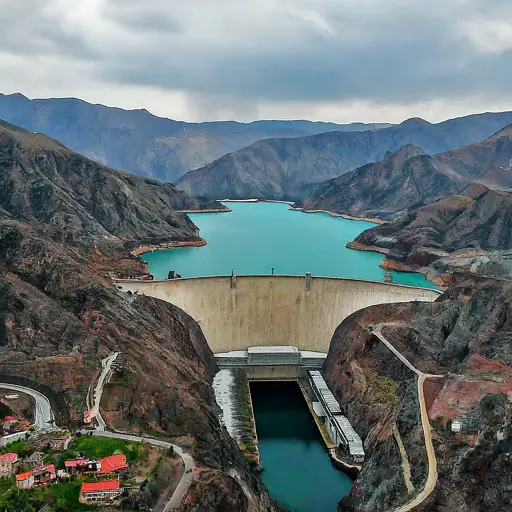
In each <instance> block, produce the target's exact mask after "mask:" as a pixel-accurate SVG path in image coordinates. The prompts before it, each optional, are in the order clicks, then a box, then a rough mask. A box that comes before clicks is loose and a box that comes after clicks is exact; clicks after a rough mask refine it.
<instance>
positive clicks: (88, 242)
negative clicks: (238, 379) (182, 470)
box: [0, 122, 280, 512]
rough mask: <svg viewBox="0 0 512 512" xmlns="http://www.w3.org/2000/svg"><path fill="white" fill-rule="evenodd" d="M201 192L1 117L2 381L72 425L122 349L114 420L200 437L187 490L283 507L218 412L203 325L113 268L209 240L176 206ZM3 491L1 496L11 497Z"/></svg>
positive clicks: (207, 499) (228, 505) (107, 397)
mask: <svg viewBox="0 0 512 512" xmlns="http://www.w3.org/2000/svg"><path fill="white" fill-rule="evenodd" d="M195 204H197V203H196V201H195V200H192V199H190V198H187V197H186V196H185V195H184V194H183V193H180V192H177V191H176V190H175V189H174V187H173V186H172V185H170V184H163V183H158V182H156V181H153V180H150V179H147V178H143V177H138V176H133V175H130V174H128V173H125V172H119V171H114V170H112V169H109V168H107V167H105V166H102V165H99V164H98V163H96V162H93V161H91V160H89V159H87V158H86V157H84V156H82V155H79V154H76V153H74V152H72V151H70V150H68V149H67V148H65V147H64V146H63V145H62V144H61V143H59V142H57V141H56V140H54V139H51V138H49V137H47V136H45V135H42V134H34V133H33V132H28V131H26V130H24V129H22V128H19V127H16V126H13V125H10V124H7V123H4V122H2V123H0V362H1V363H0V380H1V381H2V382H8V383H13V384H23V385H25V386H28V387H31V388H34V389H38V390H40V391H41V392H44V394H45V395H47V396H48V397H49V400H50V401H51V403H52V409H53V410H54V412H55V416H56V423H57V424H58V425H59V426H60V427H62V428H66V429H70V430H71V431H74V430H75V429H76V428H78V427H80V426H81V425H82V424H83V418H84V415H85V413H86V412H87V410H88V405H87V401H86V396H88V390H89V389H90V387H91V384H92V383H94V382H96V380H97V378H98V371H99V370H98V369H99V368H101V366H102V360H103V359H104V358H105V357H106V356H108V355H109V354H112V353H114V352H118V353H119V355H118V358H117V361H118V362H119V363H120V366H122V370H118V371H114V372H113V373H112V375H111V377H109V391H108V393H104V394H103V397H102V413H103V415H104V417H105V419H106V421H107V422H108V424H109V425H110V426H111V427H113V428H114V429H116V430H120V431H132V432H147V433H148V434H150V435H152V436H154V435H155V432H158V433H160V435H166V436H168V437H170V438H181V439H185V438H186V439H187V442H190V443H192V445H193V446H194V464H195V466H196V468H197V472H198V475H197V476H196V477H195V478H194V480H195V482H194V486H193V488H191V489H190V490H189V492H188V493H187V500H189V501H188V503H192V504H194V503H199V504H201V506H203V504H206V505H205V506H206V507H207V509H208V510H220V509H221V508H222V509H225V510H247V509H248V506H247V498H246V496H245V492H250V494H251V496H254V498H253V500H252V502H251V510H254V511H255V512H263V511H271V512H277V511H279V510H280V508H279V507H278V506H277V505H275V504H274V503H273V502H272V500H271V499H270V497H269V495H268V492H267V491H266V489H265V488H264V487H263V485H262V484H261V481H260V480H259V478H258V476H257V475H256V474H255V473H254V472H253V471H252V470H251V468H250V467H249V463H248V462H247V460H246V459H245V458H244V456H243V455H242V453H241V452H240V450H239V449H238V447H237V446H236V444H235V443H234V442H233V440H232V439H231V438H230V436H229V434H228V433H227V431H226V430H225V429H222V428H221V426H220V424H219V421H218V411H219V409H218V405H217V404H216V401H215V396H214V392H213V389H212V386H211V384H212V380H213V376H214V375H215V373H216V371H217V366H216V363H215V359H214V356H213V354H212V352H211V350H210V348H209V347H208V344H207V342H206V340H205V338H204V336H203V333H202V332H201V329H200V327H199V326H198V324H197V323H196V322H195V321H194V320H193V319H192V318H191V317H189V316H188V315H187V314H185V313H184V312H183V311H181V310H180V309H179V308H177V307H175V306H173V305H172V304H169V303H166V302H163V301H158V300H156V299H152V298H149V297H145V296H137V295H133V296H130V295H127V294H124V293H121V292H120V291H119V290H117V287H116V285H115V284H114V283H113V282H112V280H111V279H109V278H108V275H109V274H111V273H113V272H115V273H118V274H121V275H125V274H130V275H141V274H143V273H144V272H145V271H146V268H145V265H144V262H143V261H142V260H141V259H139V258H135V257H134V256H133V255H131V254H130V253H129V250H130V249H131V248H133V247H137V246H139V245H143V244H146V243H148V242H154V243H157V242H159V241H160V240H165V241H166V242H169V241H183V240H186V241H192V242H194V241H197V240H200V239H199V237H198V236H197V229H196V227H195V226H194V224H193V223H192V222H191V221H190V220H189V219H188V217H187V216H186V215H185V214H182V213H177V212H176V211H174V208H173V207H174V206H180V207H181V206H183V205H186V207H187V208H189V207H191V206H194V205H195ZM208 206H213V205H208ZM11 446H12V445H11ZM160 467H161V466H159V468H160ZM224 468H227V469H229V471H230V473H229V474H228V471H227V469H224ZM234 473H236V478H234V477H232V476H231V475H232V474H234ZM169 474H171V473H169ZM169 478H171V477H169ZM8 494H9V493H5V494H4V495H3V496H2V503H4V499H6V500H9V502H8V505H11V500H10V498H8V497H7V495H8ZM50 498H51V497H50ZM218 503H221V505H217V504H218ZM8 508H9V507H8ZM137 508H138V506H137ZM3 509H4V507H2V510H3ZM11 509H12V510H14V509H13V508H12V507H11ZM16 510H21V509H18V508H16ZM32 510H33V508H32ZM61 510H64V509H62V508H61ZM66 510H68V508H66ZM182 510H184V511H185V510H188V511H189V512H191V511H193V510H198V509H197V508H196V507H194V506H193V505H187V504H186V503H184V504H183V507H182Z"/></svg>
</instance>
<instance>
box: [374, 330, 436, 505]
mask: <svg viewBox="0 0 512 512" xmlns="http://www.w3.org/2000/svg"><path fill="white" fill-rule="evenodd" d="M372 332H373V334H374V335H375V336H377V338H379V340H380V341H382V343H384V345H386V347H387V348H388V349H389V350H391V352H393V354H395V356H396V357H397V358H398V359H400V361H402V363H404V364H405V366H407V368H409V369H410V370H411V371H413V372H414V373H415V374H416V375H417V376H418V398H419V402H420V415H421V425H422V427H423V437H424V439H425V449H426V451H427V459H428V475H427V480H426V482H425V486H424V488H423V490H422V491H421V492H420V493H419V494H418V495H417V496H416V497H415V498H414V499H413V500H411V501H409V502H408V503H406V504H405V505H402V506H401V507H399V508H397V509H395V512H408V511H409V510H413V509H414V508H416V507H417V506H419V505H420V504H421V503H423V502H424V501H425V500H426V499H427V498H428V496H430V494H431V493H432V491H433V490H434V488H435V486H436V484H437V459H436V454H435V451H434V445H433V444H432V427H431V425H430V422H429V419H428V411H427V404H426V403H425V395H424V392H423V383H424V382H425V380H426V379H442V378H444V375H431V374H428V373H423V372H421V371H420V370H418V369H417V368H416V367H415V366H414V365H413V364H412V363H411V362H410V361H409V360H408V359H407V358H406V357H405V356H403V355H402V354H401V353H400V352H399V351H398V350H397V349H396V348H395V347H394V346H393V345H392V344H391V343H390V342H389V341H388V340H387V339H386V338H385V336H384V335H383V334H382V332H381V330H380V326H379V327H376V328H374V329H372Z"/></svg>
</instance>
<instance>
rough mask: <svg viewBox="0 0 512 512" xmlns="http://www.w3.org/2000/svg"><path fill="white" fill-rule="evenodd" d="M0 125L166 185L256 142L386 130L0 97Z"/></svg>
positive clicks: (21, 97)
mask: <svg viewBox="0 0 512 512" xmlns="http://www.w3.org/2000/svg"><path fill="white" fill-rule="evenodd" d="M0 119H5V120H6V121H8V122H10V123H13V124H16V125H19V126H22V127H24V128H26V129H28V130H30V131H37V132H42V133H46V134H47V135H49V136H51V137H55V138H56V139H58V140H60V141H62V142H63V143H64V144H65V145H66V146H67V147H69V148H71V149H72V150H74V151H77V152H78V153H82V154H84V155H86V156H88V157H89V158H92V159H93V160H96V161H97V162H100V163H103V164H105V165H108V166H110V167H114V168H118V169H126V170H127V171H131V172H133V173H135V174H138V175H141V176H148V177H151V178H156V179H159V180H162V181H171V182H172V181H175V180H177V179H178V178H179V177H180V176H181V175H183V174H184V173H185V172H187V171H189V170H190V169H197V168H198V167H201V166H203V165H206V164H208V163H210V162H212V161H213V160H215V159H217V158H219V157H221V156H222V155H224V154H226V153H229V152H231V151H236V150H238V149H240V148H242V147H244V146H247V145H249V144H252V143H253V142H255V141H257V140H260V139H265V138H269V137H301V136H304V135H311V134H315V133H322V132H329V131H333V130H347V131H348V130H350V131H362V130H369V129H377V128H380V127H385V126H389V125H386V124H369V125H367V124H363V123H353V124H348V125H338V124H335V123H321V122H318V123H315V122H311V121H256V122H254V123H237V122H231V121H226V122H224V121H222V122H211V123H185V122H181V121H174V120H172V119H164V118H161V117H156V116H154V115H152V114H150V113H149V112H148V111H146V110H123V109H120V108H110V107H105V106H103V105H92V104H90V103H86V102H85V101H81V100H78V99H75V98H66V99H40V100H39V99H38V100H30V99H28V98H26V97H25V96H23V95H21V94H12V95H4V94H1V93H0Z"/></svg>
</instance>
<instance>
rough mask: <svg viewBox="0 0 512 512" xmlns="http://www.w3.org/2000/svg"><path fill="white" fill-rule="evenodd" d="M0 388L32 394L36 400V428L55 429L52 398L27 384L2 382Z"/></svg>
mask: <svg viewBox="0 0 512 512" xmlns="http://www.w3.org/2000/svg"><path fill="white" fill-rule="evenodd" d="M0 388H4V389H10V390H12V391H19V392H20V393H25V394H26V395H30V396H31V397H32V398H33V399H34V400H35V403H36V405H35V412H34V418H35V419H34V426H35V428H36V430H52V429H55V428H56V427H55V418H54V415H53V411H52V406H51V405H50V400H48V398H47V397H46V396H44V395H43V394H42V393H40V392H39V391H36V390H35V389H31V388H27V387H25V386H18V385H16V384H7V383H4V382H0Z"/></svg>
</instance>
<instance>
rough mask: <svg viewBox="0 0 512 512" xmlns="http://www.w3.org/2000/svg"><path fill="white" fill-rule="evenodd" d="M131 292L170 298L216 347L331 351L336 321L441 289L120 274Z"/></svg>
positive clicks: (427, 298) (121, 284)
mask: <svg viewBox="0 0 512 512" xmlns="http://www.w3.org/2000/svg"><path fill="white" fill-rule="evenodd" d="M116 284H117V286H118V288H119V289H120V290H122V291H125V292H128V291H130V292H132V293H138V294H140V295H148V296H151V297H154V298H157V299H161V300H164V301H166V302H171V303H172V304H174V305H176V306H178V307H179V308H181V309H183V311H185V312H186V313H188V314H189V315H190V316H191V317H192V318H194V319H195V320H196V321H197V322H198V324H199V325H200V327H201V329H202V330H203V333H204V335H205V337H206V340H207V341H208V344H209V346H210V348H211V350H212V351H213V352H214V353H215V352H228V351H231V350H246V349H247V348H249V347H253V346H271V345H292V346H296V347H298V348H299V349H300V350H311V351H318V352H328V350H329V345H330V342H331V338H332V336H333V334H334V331H335V330H336V328H337V327H338V325H339V324H340V323H341V322H342V321H343V320H344V319H345V318H347V317H348V316H350V315H351V314H352V313H354V312H356V311H358V310H360V309H363V308H366V307H368V306H374V305H377V304H387V303H393V302H410V301H422V302H433V301H434V300H436V299H437V298H438V297H439V295H440V292H438V291H436V290H433V289H429V288H416V287H411V286H402V285H394V284H386V283H379V282H374V281H361V280H356V279H344V278H328V277H310V276H309V275H307V276H275V275H273V276H237V277H235V278H233V277H232V276H213V277H194V278H181V279H173V280H166V281H135V280H116Z"/></svg>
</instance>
